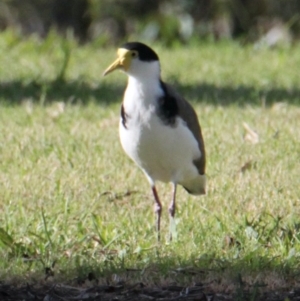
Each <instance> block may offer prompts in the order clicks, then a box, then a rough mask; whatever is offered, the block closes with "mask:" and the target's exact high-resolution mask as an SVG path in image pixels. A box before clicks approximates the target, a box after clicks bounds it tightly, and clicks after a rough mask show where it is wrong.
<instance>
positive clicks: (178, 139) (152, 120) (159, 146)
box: [119, 79, 201, 183]
mask: <svg viewBox="0 0 300 301" xmlns="http://www.w3.org/2000/svg"><path fill="white" fill-rule="evenodd" d="M147 87H152V89H147ZM153 87H154V88H153ZM162 94H163V91H162V89H161V88H160V86H159V85H158V84H157V83H156V85H155V84H154V83H153V85H152V84H151V83H149V82H148V83H147V85H142V84H141V83H137V82H135V81H134V79H129V84H128V86H127V89H126V91H125V95H124V101H123V106H124V110H125V112H126V115H128V118H127V120H126V128H125V127H124V126H123V124H122V122H120V126H119V133H120V140H121V144H122V147H123V149H124V150H125V152H126V153H127V155H128V156H129V157H130V158H131V159H132V160H133V161H134V162H135V163H136V164H137V165H138V166H139V167H140V168H141V169H142V170H143V171H144V172H145V173H146V175H147V176H148V179H149V180H150V181H152V182H154V181H156V180H158V181H163V182H175V183H181V182H186V181H188V180H192V179H194V178H195V177H197V176H198V172H197V169H196V167H195V166H194V164H193V160H195V159H197V158H199V157H200V156H201V153H200V150H199V147H198V144H197V141H196V139H195V138H194V136H193V134H192V133H191V132H190V130H189V129H188V127H187V126H186V124H185V122H184V121H183V120H182V119H181V118H179V117H177V120H176V123H175V126H173V127H172V126H169V125H165V124H164V123H163V122H162V121H161V120H160V118H159V117H158V116H157V115H156V100H157V98H158V97H159V96H161V95H162Z"/></svg>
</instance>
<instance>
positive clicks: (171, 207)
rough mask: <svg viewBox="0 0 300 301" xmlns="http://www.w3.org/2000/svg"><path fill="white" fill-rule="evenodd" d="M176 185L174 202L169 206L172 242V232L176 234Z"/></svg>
mask: <svg viewBox="0 0 300 301" xmlns="http://www.w3.org/2000/svg"><path fill="white" fill-rule="evenodd" d="M176 188H177V185H176V183H173V196H172V202H171V204H170V206H169V216H170V241H171V240H172V232H175V230H176V229H175V219H174V217H175V211H176Z"/></svg>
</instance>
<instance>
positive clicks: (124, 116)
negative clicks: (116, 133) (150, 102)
mask: <svg viewBox="0 0 300 301" xmlns="http://www.w3.org/2000/svg"><path fill="white" fill-rule="evenodd" d="M127 118H128V114H126V112H125V109H124V105H123V104H122V106H121V119H122V124H123V126H124V128H125V129H127V124H126V122H127Z"/></svg>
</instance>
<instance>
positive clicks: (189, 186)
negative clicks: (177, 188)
mask: <svg viewBox="0 0 300 301" xmlns="http://www.w3.org/2000/svg"><path fill="white" fill-rule="evenodd" d="M181 185H182V186H183V188H184V189H185V190H186V191H187V192H188V193H190V194H192V195H202V194H206V189H205V187H206V176H205V175H198V176H197V177H196V178H194V179H193V180H191V181H188V182H186V183H182V184H181Z"/></svg>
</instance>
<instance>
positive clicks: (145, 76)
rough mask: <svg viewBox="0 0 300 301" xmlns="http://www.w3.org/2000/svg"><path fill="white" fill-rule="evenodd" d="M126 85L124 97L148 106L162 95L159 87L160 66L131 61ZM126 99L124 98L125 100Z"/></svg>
mask: <svg viewBox="0 0 300 301" xmlns="http://www.w3.org/2000/svg"><path fill="white" fill-rule="evenodd" d="M126 73H127V75H128V85H127V89H126V94H125V96H128V98H129V97H130V98H131V101H134V99H136V100H137V101H139V102H143V103H144V105H146V106H148V105H150V104H152V103H153V101H155V99H156V97H157V96H160V95H162V93H163V91H162V89H161V86H160V65H159V62H158V61H155V62H141V61H137V62H135V61H133V62H132V64H131V67H130V70H128V71H127V72H126ZM126 99H127V97H125V100H126ZM131 101H130V102H131Z"/></svg>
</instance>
